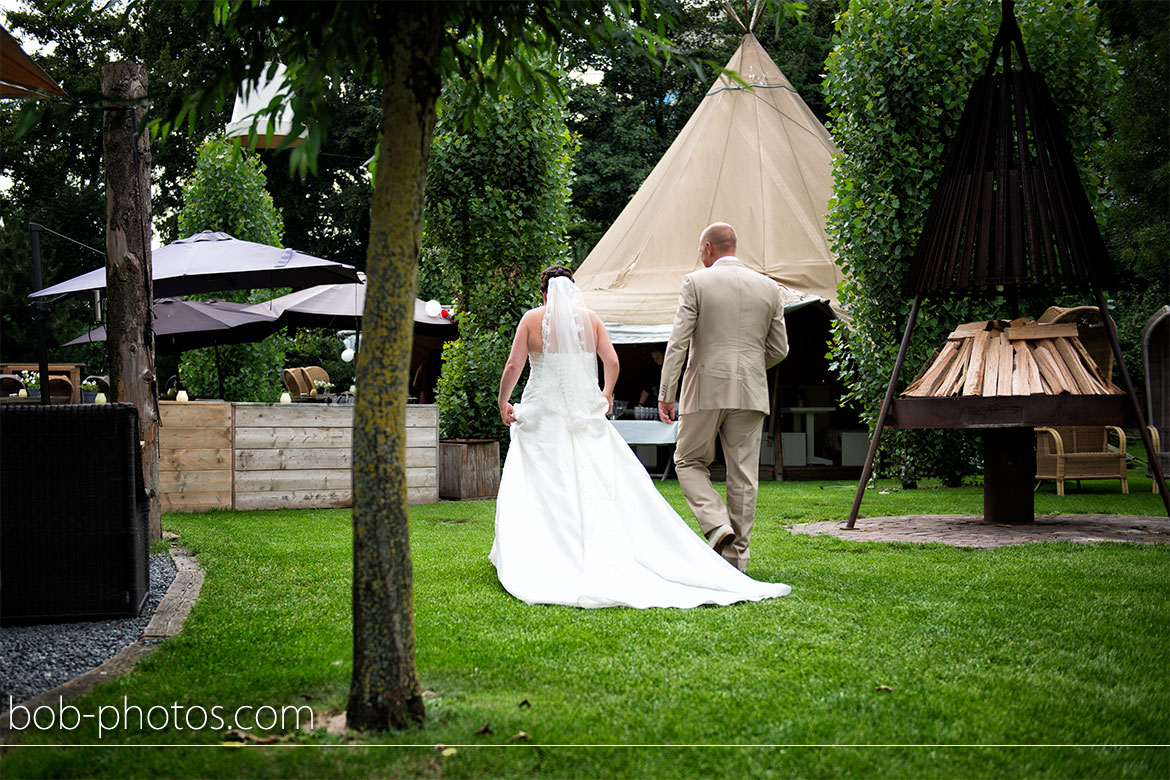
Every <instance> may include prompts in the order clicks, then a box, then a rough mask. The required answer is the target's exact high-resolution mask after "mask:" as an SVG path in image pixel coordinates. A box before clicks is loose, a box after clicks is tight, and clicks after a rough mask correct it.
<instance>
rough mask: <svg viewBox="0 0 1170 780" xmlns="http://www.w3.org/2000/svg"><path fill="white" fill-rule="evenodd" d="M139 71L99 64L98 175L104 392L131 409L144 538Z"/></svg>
mask: <svg viewBox="0 0 1170 780" xmlns="http://www.w3.org/2000/svg"><path fill="white" fill-rule="evenodd" d="M146 84H147V80H146V69H145V68H144V67H142V66H141V65H138V64H136V63H132V62H111V63H107V64H106V65H103V66H102V81H101V87H102V94H103V95H104V96H105V97H106V103H105V108H104V110H103V112H102V139H103V155H104V159H105V169H106V292H107V295H108V296H109V322H108V323H107V325H106V332H107V333H108V334H109V335H108V339H107V342H106V349H107V350H108V353H109V357H110V387H111V389H112V390H113V393H114V400H117V401H128V402H129V403H132V404H134V405H135V406H136V407H138V427H139V438H140V439H141V440H142V442H143V447H142V476H143V481H144V483H145V485H146V491H147V493H149V494H150V538H151V539H161V538H162V524H161V521H160V516H159V514H160V496H159V489H158V388H157V383H156V378H155V369H154V327H153V323H152V322H151V302H152V301H153V299H154V284H153V280H152V275H151V267H150V236H151V225H150V144H149V141H148V138H147V136H146V135H145V134H139V133H138V118H139V117H140V116H141V114H142V111H143V108H144V104H143V101H144V100H145V98H146Z"/></svg>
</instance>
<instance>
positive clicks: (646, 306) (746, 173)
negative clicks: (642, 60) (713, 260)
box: [575, 20, 842, 343]
mask: <svg viewBox="0 0 1170 780" xmlns="http://www.w3.org/2000/svg"><path fill="white" fill-rule="evenodd" d="M737 21H738V20H737ZM727 70H728V71H732V72H734V73H737V74H738V75H739V77H740V79H742V80H743V82H745V83H744V84H741V83H739V82H738V81H736V80H735V79H734V78H733V77H731V76H729V75H722V76H720V77H719V78H718V79H717V80H716V81H715V83H714V84H713V85H712V87H711V89H710V90H709V91H708V93H707V95H706V97H704V99H703V101H702V102H701V103H700V104H699V107H698V108H697V109H696V110H695V113H694V115H693V116H691V118H690V120H689V121H688V122H687V124H686V126H685V127H683V129H682V132H681V133H679V135H678V137H677V138H676V139H675V141H674V143H673V144H671V146H670V148H669V149H668V150H667V152H666V154H665V155H664V156H663V158H662V160H661V161H660V162H659V163H658V165H657V166H655V168H654V170H653V171H652V172H651V173H650V176H649V177H648V178H647V179H646V181H645V182H644V183H643V184H642V187H641V188H640V189H639V190H638V192H637V194H636V195H635V196H634V197H633V199H632V200H631V201H630V203H629V205H627V206H626V208H625V209H624V210H623V211H622V213H621V214H620V215H619V216H618V218H617V220H616V221H615V222H614V223H613V225H612V226H610V229H609V230H608V231H607V232H606V233H605V235H604V236H603V237H602V239H601V240H600V241H599V242H598V243H597V246H595V247H594V248H593V251H592V252H590V253H589V256H588V257H587V258H586V259H585V261H584V262H583V263H582V264H581V267H580V268H579V269H578V270H577V272H576V273H575V277H576V280H577V284H578V286H579V287H580V288H581V289H582V290H583V291H584V294H585V300H586V302H587V304H588V305H589V306H590V308H592V309H593V310H594V311H596V312H597V313H598V314H599V315H600V316H601V319H602V320H603V321H604V322H605V323H606V325H607V327H609V330H610V334H611V336H612V337H613V339H614V341H615V342H618V343H635V342H655V341H665V340H666V339H667V336H669V334H670V325H671V322H672V321H673V319H674V312H675V308H676V307H677V305H678V292H679V288H680V287H681V285H682V278H683V276H685V275H686V274H688V273H690V272H691V271H695V270H697V269H698V268H699V267H700V264H699V259H698V243H699V233H700V232H701V231H702V229H703V228H704V227H706V226H707V225H708V224H710V223H712V222H728V223H730V224H731V225H732V226H733V227H734V228H735V230H736V233H737V234H738V237H739V249H738V251H737V256H738V257H739V258H740V259H741V260H743V261H744V263H745V264H746V265H747V266H748V267H750V268H754V269H756V270H758V271H761V272H762V273H764V274H766V275H768V276H769V277H771V278H772V279H775V280H776V282H778V283H779V284H780V285H781V286H782V289H783V291H784V292H785V295H786V302H787V307H788V309H789V310H792V309H793V308H797V307H800V306H803V305H805V304H807V303H810V302H813V301H821V302H827V303H828V304H829V305H831V306H832V307H833V309H834V310H835V311H836V312H837V313H838V314H839V313H840V308H839V305H838V299H837V284H838V282H840V281H841V279H842V276H841V271H840V269H839V268H838V266H837V265H836V263H835V261H834V257H833V253H832V251H831V249H830V247H829V239H828V236H827V235H826V233H825V214H826V211H827V210H828V201H829V196H830V194H831V192H832V186H833V166H832V155H833V153H834V152H835V151H836V147H835V146H834V145H833V141H832V139H831V138H830V137H829V133H828V131H826V130H825V128H824V126H823V125H821V123H820V122H819V121H817V118H816V116H814V115H813V113H812V111H810V110H809V108H808V106H806V105H805V103H804V101H803V100H801V99H800V95H798V94H797V93H796V91H795V90H794V89H793V88H792V84H791V83H790V82H789V81H788V79H787V78H785V77H784V74H783V73H781V72H780V69H779V68H778V67H776V63H774V62H773V61H772V59H771V58H770V57H769V56H768V54H767V52H765V51H764V49H763V47H762V46H761V45H760V42H759V41H758V40H756V37H755V36H754V35H753V34H752V33H751V32H750V31H749V32H747V33H746V34H745V35H744V37H743V42H742V43H741V44H740V47H739V49H738V50H737V51H736V52H735V54H734V55H733V56H732V58H731V60H730V61H729V62H728V63H727Z"/></svg>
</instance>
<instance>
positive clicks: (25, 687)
mask: <svg viewBox="0 0 1170 780" xmlns="http://www.w3.org/2000/svg"><path fill="white" fill-rule="evenodd" d="M174 579H175V567H174V565H172V564H171V560H170V557H169V556H168V555H166V554H165V553H152V554H151V556H150V595H148V596H147V597H146V604H145V605H143V607H142V612H140V613H139V615H138V617H136V618H116V619H114V620H96V621H91V622H85V623H53V624H49V625H40V626H8V627H6V628H0V711H3V710H7V709H8V697H9V696H11V697H12V703H13V704H18V703H20V702H22V701H25V700H26V699H29V698H31V697H33V696H36V695H37V694H39V693H44V692H45V691H48V690H51V689H53V688H56V687H57V686H58V685H60V684H61V683H65V682H68V681H69V680H72V679H73V678H74V677H76V676H78V675H79V674H82V673H83V672H87V671H89V670H90V669H92V668H93V667H95V666H98V665H99V664H101V663H103V662H105V661H108V660H109V659H111V658H113V657H114V656H115V655H117V654H118V651H120V650H121V649H122V648H123V647H125V646H126V645H129V644H131V643H133V642H134V641H135V640H136V639H138V637H140V636H141V635H142V632H143V631H144V630H145V629H146V626H147V624H148V623H150V618H151V616H152V615H154V610H155V608H157V607H158V603H159V602H160V601H162V597H163V595H164V594H165V593H166V592H167V588H169V587H170V585H171V582H172V581H173V580H174Z"/></svg>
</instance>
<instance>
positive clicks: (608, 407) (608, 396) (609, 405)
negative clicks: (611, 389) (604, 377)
mask: <svg viewBox="0 0 1170 780" xmlns="http://www.w3.org/2000/svg"><path fill="white" fill-rule="evenodd" d="M601 396H602V397H603V398H604V399H605V414H606V416H608V415H610V414H612V413H613V394H612V393H606V392H602V394H601Z"/></svg>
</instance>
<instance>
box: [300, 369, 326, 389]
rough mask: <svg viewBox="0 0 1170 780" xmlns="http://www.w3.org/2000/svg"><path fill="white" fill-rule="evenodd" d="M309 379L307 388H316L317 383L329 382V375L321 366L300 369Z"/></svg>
mask: <svg viewBox="0 0 1170 780" xmlns="http://www.w3.org/2000/svg"><path fill="white" fill-rule="evenodd" d="M302 370H303V371H304V372H305V374H307V375H308V377H309V388H310V389H312V388H314V387H316V386H317V382H325V383H328V382H329V373H328V372H327V371H326V370H325V369H323V368H321V366H305V367H304V369H302Z"/></svg>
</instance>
